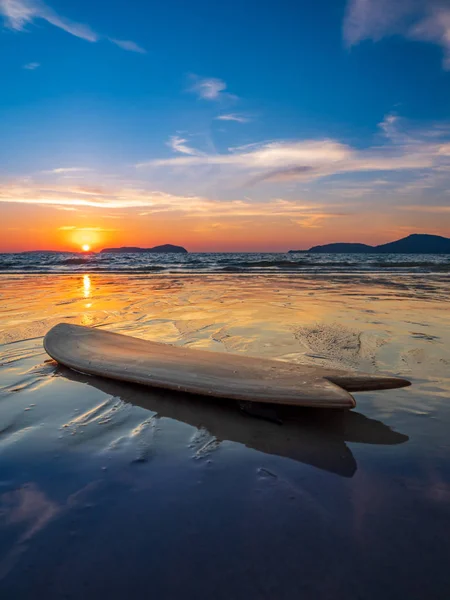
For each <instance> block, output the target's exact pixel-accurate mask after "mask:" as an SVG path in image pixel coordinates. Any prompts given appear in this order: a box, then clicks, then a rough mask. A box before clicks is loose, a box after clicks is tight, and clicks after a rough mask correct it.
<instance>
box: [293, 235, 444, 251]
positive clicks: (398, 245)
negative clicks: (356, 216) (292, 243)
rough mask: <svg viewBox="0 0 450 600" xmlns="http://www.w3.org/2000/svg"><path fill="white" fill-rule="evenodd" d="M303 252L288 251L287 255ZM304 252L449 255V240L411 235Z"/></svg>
mask: <svg viewBox="0 0 450 600" xmlns="http://www.w3.org/2000/svg"><path fill="white" fill-rule="evenodd" d="M297 252H305V250H289V254H296V253H297ZM306 252H314V253H324V254H325V253H329V254H335V253H337V254H356V253H358V254H362V253H366V254H450V238H445V237H442V236H440V235H429V234H426V233H412V234H411V235H408V236H407V237H404V238H402V239H401V240H396V241H395V242H389V243H387V244H381V245H379V246H369V245H367V244H355V243H345V242H341V243H334V244H324V245H323V246H313V247H312V248H310V249H309V250H306Z"/></svg>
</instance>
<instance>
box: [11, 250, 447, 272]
mask: <svg viewBox="0 0 450 600" xmlns="http://www.w3.org/2000/svg"><path fill="white" fill-rule="evenodd" d="M366 272H371V273H386V272H388V273H390V272H397V273H449V272H450V254H383V255H380V254H315V253H308V252H305V253H299V254H288V253H258V252H252V253H238V252H235V253H215V252H210V253H189V254H151V253H148V254H147V253H145V254H143V253H140V254H109V253H108V254H106V253H105V254H100V253H99V254H95V253H89V254H80V253H60V252H24V253H17V254H0V273H8V274H20V273H130V274H133V273H136V274H138V273H149V274H151V273H161V274H163V273H168V274H183V273H198V274H200V273H224V274H225V273H366Z"/></svg>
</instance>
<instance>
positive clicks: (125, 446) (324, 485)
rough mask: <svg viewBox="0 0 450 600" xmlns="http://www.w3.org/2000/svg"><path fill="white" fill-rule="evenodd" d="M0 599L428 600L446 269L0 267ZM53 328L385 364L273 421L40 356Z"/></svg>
mask: <svg viewBox="0 0 450 600" xmlns="http://www.w3.org/2000/svg"><path fill="white" fill-rule="evenodd" d="M0 289H1V291H0V294H1V302H0V317H1V321H0V343H1V344H2V345H1V350H0V351H1V359H0V593H1V596H2V597H5V598H18V599H21V598H27V599H28V598H36V597H43V598H77V599H78V598H88V599H89V598H98V597H103V596H105V597H108V598H123V597H124V596H128V597H145V596H152V597H155V598H159V599H165V598H170V599H172V598H179V597H183V598H188V599H190V598H196V599H202V598H208V599H209V598H223V599H230V598H233V599H240V598H246V599H247V598H270V599H272V598H277V599H284V598H285V599H289V600H290V599H291V598H292V599H294V598H295V599H297V598H302V597H303V598H315V599H316V598H319V599H321V598H323V599H325V598H326V599H328V598H330V597H333V598H337V599H341V598H342V599H348V598H364V599H372V598H373V599H375V598H376V599H379V598H385V599H390V598H395V599H398V598H410V599H411V598H414V599H415V598H417V599H419V598H420V599H422V598H423V597H429V598H436V599H440V598H447V597H448V590H449V589H450V573H449V571H448V566H447V565H448V559H449V557H450V542H449V540H448V528H449V526H450V442H449V438H448V431H449V426H450V344H449V343H450V317H449V310H448V307H447V302H446V300H447V301H448V297H449V292H450V281H449V279H448V276H446V275H441V276H439V275H433V276H417V275H416V276H413V275H392V274H391V275H386V276H384V277H381V276H379V275H367V276H351V275H348V276H346V275H342V276H339V275H335V276H332V277H330V276H328V277H320V276H318V275H314V276H313V275H311V276H282V275H278V276H269V275H266V276H264V275H261V276H250V275H246V276H234V275H229V276H227V277H223V276H218V275H211V276H202V277H200V276H183V277H172V276H164V277H158V276H155V277H130V276H113V275H108V276H106V275H105V276H102V275H84V276H83V275H77V276H55V275H51V276H49V275H41V276H3V277H1V283H0ZM60 321H65V322H68V323H78V324H83V325H90V326H98V327H102V328H103V327H104V328H106V329H109V330H111V331H117V332H119V333H124V334H129V335H134V336H137V337H143V338H145V339H154V340H157V341H163V342H169V343H173V344H177V345H184V346H189V347H194V348H202V349H206V350H208V349H210V350H215V351H218V352H224V353H226V352H232V353H242V354H248V355H251V356H264V357H270V358H276V359H279V360H287V361H292V362H299V363H307V364H316V365H321V366H331V367H333V368H336V367H338V368H345V369H348V368H351V369H358V370H364V371H369V372H374V373H376V372H384V371H387V372H390V373H393V374H396V375H400V376H404V377H407V378H409V379H411V380H412V382H413V385H412V387H410V388H406V389H398V390H389V391H383V392H370V393H364V394H355V397H356V400H357V407H356V409H355V410H353V411H350V412H346V413H345V412H344V413H343V412H334V411H333V412H330V411H320V410H316V411H314V410H292V409H291V410H287V409H285V410H282V411H281V410H280V412H279V417H280V418H281V420H282V421H283V424H282V425H277V424H275V423H273V422H269V421H264V420H261V419H254V418H252V417H250V416H248V415H245V414H242V413H241V412H240V411H239V409H238V407H237V406H236V404H235V403H233V402H227V401H223V402H220V403H219V404H218V405H211V404H210V403H208V402H206V401H204V400H202V399H200V398H193V397H189V396H186V395H182V394H174V393H170V392H164V391H160V392H158V391H154V390H149V389H145V388H141V387H139V386H132V385H126V384H118V383H116V382H112V381H107V380H102V379H98V378H94V377H87V376H84V375H81V374H77V373H74V372H71V371H69V370H67V369H63V368H60V367H58V366H57V365H56V364H55V363H54V362H53V361H51V360H50V359H49V357H48V356H47V355H46V354H45V352H44V350H43V348H42V336H43V335H44V334H45V332H46V331H47V330H48V329H49V328H50V327H51V326H53V325H54V324H56V323H57V322H60Z"/></svg>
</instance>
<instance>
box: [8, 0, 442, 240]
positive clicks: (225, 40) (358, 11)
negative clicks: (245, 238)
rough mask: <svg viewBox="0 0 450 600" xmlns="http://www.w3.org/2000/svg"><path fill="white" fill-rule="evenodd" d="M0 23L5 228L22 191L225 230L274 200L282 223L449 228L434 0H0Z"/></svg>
mask: <svg viewBox="0 0 450 600" xmlns="http://www.w3.org/2000/svg"><path fill="white" fill-rule="evenodd" d="M0 23H1V26H2V28H1V31H0V56H1V57H2V58H1V61H0V77H1V81H2V93H1V96H0V139H1V144H0V201H3V202H4V207H5V211H6V212H7V214H8V216H9V217H10V219H9V221H8V226H9V227H10V228H12V225H11V223H12V222H13V220H14V219H16V220H17V218H18V215H20V214H21V213H20V212H18V211H22V212H23V211H24V205H30V204H31V205H42V206H45V207H48V209H49V210H57V209H58V207H66V208H70V209H73V212H78V213H80V211H81V212H82V213H83V214H81V213H80V214H77V215H74V217H75V216H76V217H77V218H78V219H79V222H80V225H79V226H80V227H81V226H82V222H84V221H86V219H87V220H89V219H91V220H92V218H94V217H93V215H94V214H95V215H97V214H100V213H101V212H102V211H103V213H102V214H103V216H105V215H106V213H107V212H108V211H109V213H108V214H110V215H112V216H114V215H113V214H112V213H111V211H113V212H114V211H118V210H126V211H130V212H129V213H127V214H129V215H134V214H135V212H136V211H138V210H139V211H141V212H140V213H139V215H140V216H141V218H145V217H149V218H152V214H153V215H156V214H159V215H161V214H162V213H164V215H165V218H166V219H169V220H170V219H178V220H177V227H178V228H179V227H181V225H182V220H183V219H185V222H186V223H187V222H189V219H197V220H198V219H200V220H201V219H203V220H204V221H205V223H204V225H205V227H207V224H208V222H209V223H210V225H214V224H215V223H221V224H222V225H221V229H222V230H224V229H226V223H228V224H229V225H230V227H234V229H235V225H236V221H237V220H239V219H241V221H242V220H243V219H244V217H245V219H246V222H247V223H248V222H249V221H248V219H256V220H258V219H269V218H270V215H271V210H272V209H273V211H272V214H275V213H276V214H278V213H280V218H281V217H282V216H283V210H282V208H280V207H282V206H283V204H280V202H281V203H283V202H284V203H285V205H284V206H286V207H288V208H286V210H285V211H284V212H285V214H286V219H288V220H289V223H290V225H289V232H290V233H289V235H292V236H293V235H294V234H295V232H294V231H292V230H291V229H292V228H291V225H292V222H293V220H294V222H295V223H296V225H297V228H298V231H297V234H298V237H299V238H301V237H302V236H303V235H305V234H307V236H306V237H308V235H312V234H314V235H315V236H316V238H317V239H322V237H323V238H329V237H330V232H332V231H334V230H335V229H336V227H337V226H338V227H339V228H341V229H342V231H343V233H345V232H347V230H348V223H349V222H352V219H353V218H355V219H356V220H355V221H354V227H356V226H358V225H357V224H358V223H363V222H364V220H361V219H364V218H366V219H367V218H369V217H370V219H369V220H370V227H369V226H368V239H369V238H370V240H372V241H383V240H384V239H385V238H386V237H387V238H390V237H392V234H394V233H401V232H402V229H401V228H402V227H404V228H405V231H406V229H407V228H408V227H409V228H410V229H414V230H420V229H421V228H427V230H433V232H436V233H441V234H448V235H450V229H449V223H450V212H449V210H448V207H449V204H450V202H449V192H448V190H449V183H450V171H449V169H450V84H449V82H450V2H449V1H441V0H427V1H425V0H401V1H398V2H392V1H388V0H349V1H339V0H319V1H317V2H314V3H312V2H308V1H306V0H305V1H298V2H292V1H291V2H287V1H284V0H282V1H277V2H275V1H267V2H260V3H255V2H250V1H247V0H240V1H239V2H238V1H235V0H233V1H231V2H227V3H219V2H210V1H203V0H202V1H199V0H193V1H192V2H189V3H187V2H185V1H181V0H167V1H165V2H160V3H159V2H158V3H157V2H148V1H144V0H128V1H125V0H116V1H114V2H111V1H109V2H106V1H104V0H96V1H95V2H87V1H86V0H78V1H77V2H74V1H68V0H65V1H63V0H49V1H48V3H44V2H38V1H36V0H0ZM86 190H90V191H86ZM286 203H287V204H286ZM52 207H53V208H52ZM199 207H200V208H199ZM83 211H84V212H83ZM93 211H94V212H93ZM95 211H99V212H98V213H97V212H95ZM133 211H134V213H133ZM144 212H145V213H146V214H144ZM382 214H384V215H387V217H389V218H387V217H386V219H387V222H386V224H385V225H383V221H382V220H381V219H380V215H382ZM86 215H87V216H86ZM311 215H313V218H311ZM344 215H347V217H348V218H347V219H346V224H343V222H342V217H343V216H344ZM371 215H375V216H376V217H377V218H376V226H375V224H374V221H373V220H372V218H371ZM83 219H84V221H83ZM208 219H209V221H208ZM218 219H219V221H218ZM86 222H87V221H86ZM174 222H175V221H174ZM366 222H367V221H366ZM295 223H294V224H295ZM388 223H395V227H394V228H390V229H389V228H387V224H388ZM402 223H403V225H402ZM233 224H234V225H233ZM281 227H282V225H281ZM305 229H314V230H315V231H313V232H310V231H308V232H305V231H304V230H305ZM387 232H389V233H387ZM280 235H281V234H280ZM200 237H201V236H200ZM359 237H362V238H364V233H362V234H361V235H360V236H359ZM366 237H367V236H366ZM308 239H309V238H308ZM324 241H330V240H328V239H324ZM277 244H278V242H274V245H272V246H273V247H275V246H276V247H277V248H278V245H277Z"/></svg>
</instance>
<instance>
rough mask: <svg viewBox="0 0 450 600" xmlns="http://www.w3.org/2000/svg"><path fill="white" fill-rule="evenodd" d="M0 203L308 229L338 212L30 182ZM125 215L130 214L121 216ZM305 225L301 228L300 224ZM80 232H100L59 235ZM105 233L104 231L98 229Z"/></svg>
mask: <svg viewBox="0 0 450 600" xmlns="http://www.w3.org/2000/svg"><path fill="white" fill-rule="evenodd" d="M0 202H7V203H20V204H32V205H41V206H42V205H45V206H52V207H54V208H66V207H82V208H83V209H84V210H86V209H87V208H93V209H101V210H106V209H127V210H128V211H130V210H132V209H141V210H143V212H139V214H140V215H141V216H149V215H154V216H158V215H161V216H162V215H164V216H165V217H167V218H170V217H171V216H172V215H174V216H176V218H189V219H196V220H199V219H208V220H210V219H221V218H225V219H227V218H239V219H244V218H249V219H252V218H259V217H261V218H267V219H273V218H276V217H277V218H278V217H279V218H283V219H288V220H291V221H292V222H295V223H297V224H299V223H300V222H304V223H309V224H310V226H312V225H313V222H314V221H315V222H316V224H317V223H318V221H320V220H324V219H331V218H339V217H341V216H343V214H344V211H343V210H342V208H345V207H342V206H340V205H339V204H338V203H333V204H326V203H325V204H324V203H321V204H318V203H317V202H305V201H302V200H285V199H283V198H275V199H272V200H270V201H261V200H250V199H244V200H242V199H236V200H212V199H210V198H208V197H205V196H187V195H176V194H168V193H165V192H161V191H151V190H145V189H139V188H132V187H128V188H111V189H109V190H103V192H102V193H99V194H97V195H95V196H94V195H92V196H90V195H85V194H83V193H82V191H80V189H79V188H67V187H64V186H51V185H47V186H42V185H38V184H36V183H32V182H30V183H27V184H24V183H20V182H18V183H8V184H4V185H1V184H0ZM127 214H128V216H130V214H132V213H130V212H128V213H127ZM305 226H306V225H305ZM75 229H77V230H78V229H83V230H86V231H100V229H99V228H96V227H87V228H83V227H81V228H80V227H77V226H75V225H62V226H61V227H60V230H61V231H72V230H75ZM101 230H102V231H106V230H105V229H103V228H102V229H101Z"/></svg>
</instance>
